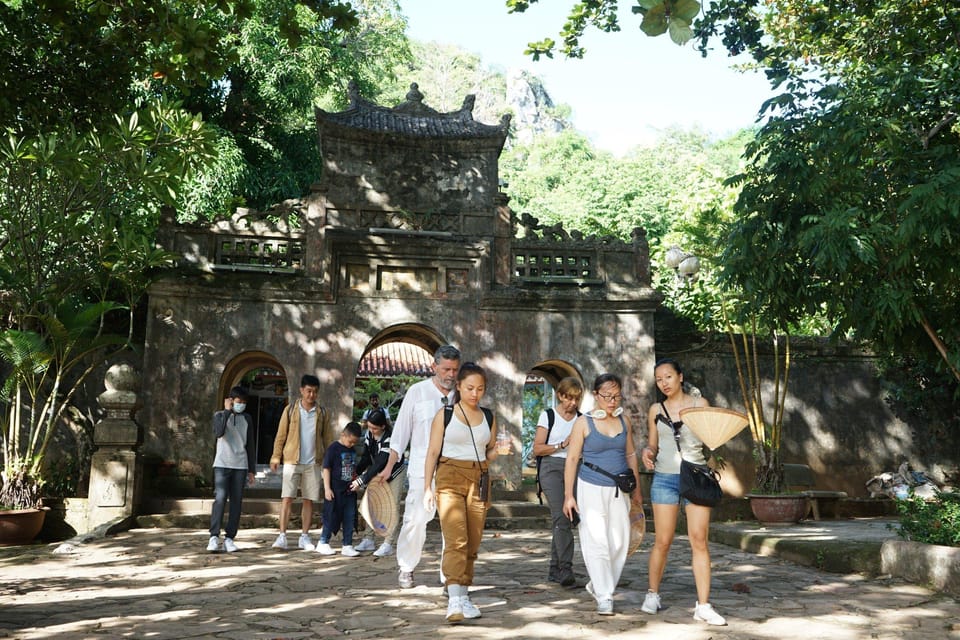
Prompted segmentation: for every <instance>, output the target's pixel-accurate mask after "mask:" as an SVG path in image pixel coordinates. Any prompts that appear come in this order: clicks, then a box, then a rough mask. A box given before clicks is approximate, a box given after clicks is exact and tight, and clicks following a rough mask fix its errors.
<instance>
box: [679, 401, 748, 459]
mask: <svg viewBox="0 0 960 640" xmlns="http://www.w3.org/2000/svg"><path fill="white" fill-rule="evenodd" d="M680 419H681V420H683V424H685V425H687V426H688V427H690V430H691V431H693V433H694V434H696V436H697V437H698V438H700V441H701V442H703V444H705V445H707V447H709V448H710V449H716V448H717V447H719V446H721V445H724V444H726V443H727V442H728V441H729V440H730V439H731V438H733V436H735V435H737V434H738V433H740V431H742V430H743V428H744V427H745V426H747V424H748V423H749V422H750V421H749V420H748V419H747V416H745V415H743V414H742V413H737V412H736V411H732V410H730V409H721V408H720V407H690V408H689V409H681V410H680Z"/></svg>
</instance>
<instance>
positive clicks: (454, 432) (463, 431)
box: [440, 410, 490, 462]
mask: <svg viewBox="0 0 960 640" xmlns="http://www.w3.org/2000/svg"><path fill="white" fill-rule="evenodd" d="M481 413H482V412H481ZM471 432H472V433H473V439H472V440H471V439H470V434H471ZM488 442H490V425H489V424H488V423H487V416H486V415H483V420H482V421H481V422H480V424H478V425H477V426H475V427H472V428H471V427H469V426H468V425H467V424H466V423H465V422H463V419H462V416H461V415H460V413H459V412H458V411H456V410H454V412H453V417H452V418H450V424H448V425H447V428H446V431H444V434H443V448H442V449H441V450H440V455H441V456H443V457H445V458H452V459H454V460H480V461H481V462H483V461H484V460H486V459H487V453H486V449H487V443H488ZM474 443H476V449H474ZM478 456H479V457H478Z"/></svg>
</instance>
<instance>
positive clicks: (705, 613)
mask: <svg viewBox="0 0 960 640" xmlns="http://www.w3.org/2000/svg"><path fill="white" fill-rule="evenodd" d="M693 619H694V620H698V621H700V622H706V623H707V624H715V625H717V626H723V625H725V624H727V621H726V620H724V619H723V616H721V615H720V614H719V613H717V612H716V611H714V610H713V605H712V604H710V603H709V602H707V603H704V604H700V603H699V602H698V603H697V605H696V606H695V607H694V608H693Z"/></svg>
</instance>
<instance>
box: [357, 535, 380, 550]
mask: <svg viewBox="0 0 960 640" xmlns="http://www.w3.org/2000/svg"><path fill="white" fill-rule="evenodd" d="M376 548H377V545H376V543H375V542H374V541H373V540H371V539H370V538H364V539H363V540H361V541H360V544H358V545H357V546H356V547H355V549H356V550H357V551H373V550H374V549H376Z"/></svg>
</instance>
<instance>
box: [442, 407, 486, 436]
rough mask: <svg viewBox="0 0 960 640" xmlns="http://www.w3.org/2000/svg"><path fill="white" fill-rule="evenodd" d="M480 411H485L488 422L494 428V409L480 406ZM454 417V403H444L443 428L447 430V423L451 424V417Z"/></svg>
mask: <svg viewBox="0 0 960 640" xmlns="http://www.w3.org/2000/svg"><path fill="white" fill-rule="evenodd" d="M480 411H483V415H485V416H486V417H487V424H488V425H490V428H491V429H493V411H492V410H491V409H487V408H486V407H480ZM451 418H453V405H452V404H446V405H443V430H444V431H446V430H447V425H448V424H450V419H451Z"/></svg>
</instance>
